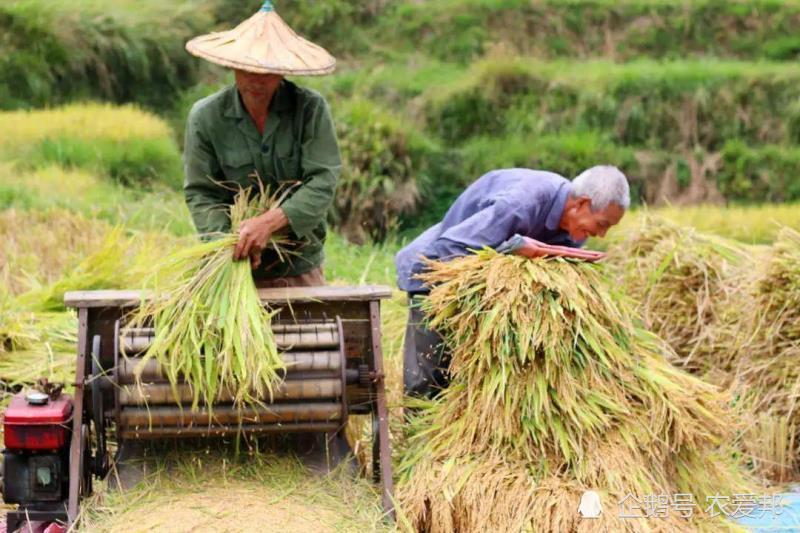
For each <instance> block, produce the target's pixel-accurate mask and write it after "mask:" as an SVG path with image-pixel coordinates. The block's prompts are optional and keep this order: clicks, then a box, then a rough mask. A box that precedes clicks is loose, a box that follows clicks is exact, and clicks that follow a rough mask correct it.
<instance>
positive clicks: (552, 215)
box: [544, 183, 570, 231]
mask: <svg viewBox="0 0 800 533" xmlns="http://www.w3.org/2000/svg"><path fill="white" fill-rule="evenodd" d="M569 190H570V185H569V183H562V184H561V186H560V187H559V188H558V191H556V197H555V200H553V203H552V204H551V206H550V211H548V213H547V218H545V221H544V225H545V227H546V228H547V229H549V230H550V231H555V230H556V229H558V224H559V222H561V215H563V214H564V206H565V205H566V203H567V198H568V197H569Z"/></svg>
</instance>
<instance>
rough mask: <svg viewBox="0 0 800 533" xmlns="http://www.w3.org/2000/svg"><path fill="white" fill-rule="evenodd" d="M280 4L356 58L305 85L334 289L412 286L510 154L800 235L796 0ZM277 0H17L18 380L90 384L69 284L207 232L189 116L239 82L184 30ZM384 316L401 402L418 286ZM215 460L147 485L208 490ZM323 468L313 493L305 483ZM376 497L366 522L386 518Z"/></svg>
mask: <svg viewBox="0 0 800 533" xmlns="http://www.w3.org/2000/svg"><path fill="white" fill-rule="evenodd" d="M275 3H276V4H277V8H278V10H279V12H280V13H281V14H282V15H283V16H284V17H285V18H286V19H287V20H288V21H289V23H290V24H291V25H292V26H293V27H294V28H295V29H296V30H297V31H298V32H299V33H301V34H304V35H306V36H308V37H310V38H312V39H313V40H315V41H316V42H319V43H321V44H323V45H325V46H326V47H328V48H329V49H330V50H331V51H332V52H334V54H336V55H337V57H338V58H339V61H340V68H339V70H338V72H337V73H336V74H335V75H333V76H329V77H326V78H319V79H316V78H315V79H301V80H297V81H298V82H299V83H301V84H305V85H308V86H311V87H313V88H315V89H317V90H319V91H321V92H322V93H323V94H324V95H325V96H326V97H327V98H328V99H329V101H330V102H331V105H332V108H333V110H334V114H335V118H336V123H337V131H338V134H339V137H340V143H341V148H342V153H343V156H344V159H345V167H344V168H345V171H344V174H343V176H342V180H341V184H340V189H339V192H338V195H337V199H336V202H335V206H334V210H333V212H332V213H331V215H330V216H331V221H332V222H333V223H334V224H335V225H336V227H337V228H338V229H339V232H334V233H333V234H332V235H331V237H330V239H329V241H328V243H327V244H326V254H327V260H326V265H325V269H326V275H327V277H328V279H329V280H331V281H332V282H333V283H348V284H357V283H368V282H369V283H381V284H386V285H393V283H394V277H395V274H394V265H393V254H394V253H395V252H396V250H397V249H398V247H399V246H400V245H401V244H402V243H403V242H404V240H406V239H408V238H410V237H413V236H414V235H416V233H417V232H418V231H419V230H420V229H421V228H423V227H425V226H426V225H428V224H432V223H434V222H436V221H437V219H438V218H439V217H440V216H441V215H442V214H443V212H444V211H445V210H446V209H447V207H448V206H449V204H450V202H451V201H452V199H453V198H454V197H455V195H457V194H458V193H459V192H461V190H463V188H464V187H465V186H466V185H467V184H468V183H470V182H471V181H473V180H474V179H476V178H477V177H478V176H480V175H481V174H483V173H484V172H486V171H488V170H490V169H492V168H498V167H507V166H515V165H518V166H528V167H539V168H546V169H548V170H553V171H556V172H559V173H561V174H563V175H565V176H568V177H571V176H574V175H575V174H577V173H578V172H579V171H581V170H582V169H584V168H586V167H588V166H591V165H594V164H599V163H612V164H616V165H618V166H620V167H621V168H622V169H623V170H624V171H625V172H626V173H627V174H628V176H629V177H630V179H631V182H632V184H633V189H634V196H635V201H636V203H637V204H640V205H641V204H648V205H649V206H650V207H649V208H648V209H649V211H657V212H658V213H659V214H661V215H663V216H665V217H667V218H669V219H672V220H674V221H676V222H679V223H681V224H686V225H692V226H695V227H697V228H698V229H700V230H701V231H704V232H714V233H718V234H722V235H725V236H728V237H732V238H735V239H738V240H741V241H744V242H747V243H758V244H768V243H771V242H772V241H773V240H774V239H775V237H776V234H777V232H778V228H779V227H780V224H784V225H789V226H793V227H795V228H800V209H798V207H797V204H796V203H793V202H796V201H800V172H798V171H800V145H799V144H798V143H799V142H800V84H798V81H800V67H798V65H797V59H798V55H800V37H798V36H800V31H799V30H800V2H798V1H796V0H737V1H723V0H685V1H682V2H667V1H665V0H622V1H611V0H436V1H433V0H427V1H425V0H392V1H389V0H326V1H324V2H321V1H317V0H295V1H289V0H284V1H281V0H276V2H275ZM259 4H260V2H259V1H258V0H254V1H253V2H231V1H229V0H182V1H177V2H170V3H164V2H156V1H155V0H136V1H134V0H116V1H114V2H101V1H100V0H73V1H70V2H68V1H67V0H48V1H45V0H0V124H2V126H3V127H2V128H0V386H2V387H3V390H5V391H13V390H16V388H17V387H19V386H20V385H21V384H25V383H30V382H31V381H32V380H33V379H34V378H35V377H37V376H38V375H41V374H43V373H44V374H48V375H49V376H50V377H51V378H53V379H65V380H69V379H70V377H69V376H70V373H71V371H72V368H73V367H72V365H73V363H74V332H75V323H74V321H75V319H74V316H72V315H71V314H70V313H68V312H65V310H64V309H63V306H62V305H61V303H60V302H61V296H62V295H63V292H64V291H65V290H70V289H72V288H92V287H104V288H113V287H122V286H130V285H131V284H135V279H136V275H137V273H138V274H140V273H141V269H142V268H146V266H147V264H148V263H147V260H148V258H152V257H154V256H156V255H158V254H159V253H160V250H163V249H166V248H168V247H170V246H174V245H175V243H177V242H178V241H179V239H181V238H186V237H188V236H190V235H191V234H192V233H193V228H192V225H191V222H190V220H189V217H188V213H187V211H186V208H185V206H184V202H183V197H182V193H181V191H180V184H181V180H182V168H181V145H182V136H183V128H184V120H185V116H186V113H187V111H188V109H189V106H191V104H192V103H193V102H194V101H196V100H197V99H199V98H201V97H202V96H205V95H208V94H211V93H213V92H214V91H216V90H218V89H219V88H220V87H221V86H223V85H225V84H227V83H230V81H231V80H230V76H229V74H228V73H226V72H225V71H223V70H221V69H217V68H214V67H211V66H209V65H207V64H204V63H202V62H200V61H198V60H196V59H195V58H193V57H191V56H190V55H188V54H187V53H186V52H185V51H184V48H183V47H184V44H185V42H186V40H187V39H188V38H190V37H191V36H193V35H196V34H199V33H202V32H206V31H211V30H213V29H218V28H228V27H231V26H232V25H233V24H235V23H237V22H239V21H240V20H242V19H244V18H245V17H247V16H249V15H250V14H251V13H252V12H254V11H255V10H256V9H257V8H258V6H259ZM776 202H780V203H781V205H776ZM644 212H645V210H639V211H637V212H636V213H633V214H631V215H628V216H626V218H625V220H624V223H623V225H622V227H620V228H615V230H614V231H613V233H612V235H613V234H616V235H625V234H627V233H628V232H629V231H630V229H631V228H636V227H637V226H638V224H639V223H640V221H641V219H640V217H641V216H642V214H643V213H644ZM593 245H595V246H603V245H604V244H603V243H593ZM383 312H384V327H383V331H382V333H383V339H384V353H385V354H387V360H388V366H389V374H390V376H389V377H390V379H389V380H388V381H389V383H390V389H391V390H390V394H391V398H392V404H393V406H397V405H398V404H399V397H400V381H401V380H400V377H399V376H400V359H401V358H400V357H399V353H400V347H401V344H402V339H403V326H404V313H405V301H404V298H403V296H402V295H400V294H397V295H396V297H395V298H394V299H392V300H390V301H388V302H386V303H385V305H384V307H383ZM6 398H7V395H6ZM399 420H400V417H396V421H399ZM205 453H207V452H205ZM195 455H198V454H195ZM195 455H193V456H191V457H190V458H189V459H190V462H191V461H194V460H195V459H196V458H195ZM222 464H223V470H224V465H225V464H226V463H225V462H224V461H223V463H222ZM191 465H195V463H193V462H192V463H191ZM193 468H194V470H193ZM193 468H188V467H187V468H186V469H185V471H183V472H182V473H181V474H180V476H178V477H177V478H175V479H170V480H166V479H165V480H161V481H159V482H158V483H157V484H155V485H153V486H152V487H146V488H145V491H144V493H143V494H144V496H143V499H142V500H140V501H143V502H148V505H149V503H150V500H151V499H153V500H154V499H158V498H156V496H155V495H159V497H160V496H161V495H163V494H164V492H163V490H167V491H171V492H170V494H173V495H174V494H176V491H179V490H180V489H181V487H182V486H183V485H182V483H183V481H186V484H187V485H189V486H193V485H192V480H193V479H194V478H193V477H192V476H196V473H197V471H199V470H198V469H201V468H202V467H201V466H200V464H199V463H198V464H197V465H195V466H194V467H193ZM214 475H216V473H215V474H214ZM221 475H222V476H223V477H224V476H226V475H227V474H226V473H225V472H223V473H222V474H221ZM182 476H185V477H182ZM278 479H283V478H281V477H280V476H279V477H278ZM252 481H253V480H252V479H251V480H249V481H248V483H249V482H252ZM256 481H259V482H260V481H261V479H260V478H259V479H258V480H256ZM225 482H226V483H228V482H230V483H235V482H234V481H231V480H229V479H227V478H226V481H225ZM303 483H305V481H304V480H293V481H292V482H291V485H292V487H293V488H292V489H291V491H295V492H296V491H299V494H303V495H305V493H306V492H307V490H306V488H307V487H306V488H304V487H303ZM226 486H227V485H226ZM176 487H177V488H176ZM314 487H316V485H312V488H314ZM295 488H296V489H297V490H295ZM162 489H163V490H162ZM273 489H274V490H273ZM247 490H251V486H250V485H248V486H247ZM252 490H255V489H252ZM285 490H286V487H285V486H280V487H277V488H276V487H272V488H270V491H271V492H270V491H267V499H268V500H269V501H284V500H282V499H281V498H282V496H276V495H275V493H278V494H279V495H280V494H284V492H283V491H285ZM314 490H317V489H314ZM319 490H322V489H319ZM325 490H328V489H325ZM359 490H360V489H359ZM365 490H366V491H369V488H367V489H365ZM336 491H339V492H341V488H339V489H334V492H336ZM100 494H101V496H100V497H99V498H98V499H97V500H95V501H93V503H92V504H91V507H90V511H89V515H88V519H89V520H90V522H89V523H90V524H91V526H93V527H94V529H95V530H101V529H104V528H112V527H113V526H111V525H108V524H105V523H104V520H105V519H107V518H109V516H110V517H112V518H119V519H120V520H124V519H125V517H126V516H129V515H126V514H125V513H126V509H128V507H129V502H124V501H118V500H119V499H117V500H115V499H114V498H113V497H111V498H108V497H107V496H106V495H104V493H102V491H101V492H100ZM256 494H258V495H259V497H260V496H261V493H256ZM354 494H359V495H360V494H362V492H360V491H359V492H356V493H354ZM364 494H367V496H369V493H368V492H364ZM171 497H172V496H171ZM337 497H338V496H337ZM334 499H335V498H334ZM367 499H368V498H367ZM322 500H324V501H328V500H330V499H329V498H327V497H323V498H322ZM167 501H171V500H169V499H167ZM259 501H263V498H262V499H261V500H259ZM337 501H338V500H337ZM370 501H371V500H370ZM371 502H372V503H370V504H369V505H370V508H369V509H368V510H367V511H368V512H366V513H360V512H356V513H354V515H361V514H368V515H369V516H366V517H365V516H362V517H361V519H363V522H359V525H358V526H351V525H349V524H348V526H347V527H352V528H353V529H360V530H369V529H375V528H376V527H377V526H376V524H377V523H378V522H379V521H380V517H379V516H378V515H379V511H378V510H376V508H375V505H372V504H374V503H375V502H377V498H375V499H374V501H371ZM162 503H163V502H162ZM169 512H171V511H170V510H168V511H167V515H168V516H167V518H171V515H169ZM223 518H224V517H223ZM340 518H341V517H340ZM356 518H358V517H354V518H353V519H354V520H355V519H356ZM334 519H335V517H334ZM223 522H224V520H223ZM334 526H335V520H334ZM334 526H332V527H334Z"/></svg>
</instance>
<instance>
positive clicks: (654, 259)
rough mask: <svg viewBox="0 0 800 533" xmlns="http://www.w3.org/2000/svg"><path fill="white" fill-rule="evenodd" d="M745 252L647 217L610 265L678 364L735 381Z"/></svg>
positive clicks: (612, 251)
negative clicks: (732, 377) (733, 371)
mask: <svg viewBox="0 0 800 533" xmlns="http://www.w3.org/2000/svg"><path fill="white" fill-rule="evenodd" d="M746 254H747V250H746V248H745V247H744V246H742V245H740V244H737V243H734V242H732V241H729V240H726V239H723V238H721V237H716V236H713V235H707V234H703V233H700V232H698V231H696V230H695V229H693V228H689V227H682V226H679V225H677V224H674V223H672V222H670V221H668V220H666V219H663V218H658V217H654V216H649V215H648V216H644V217H642V218H641V220H640V221H639V223H638V227H636V228H631V230H630V231H629V232H628V233H626V237H625V239H624V240H623V241H621V242H620V243H617V244H616V245H615V246H613V247H612V248H611V249H610V250H609V263H610V264H611V265H612V266H613V268H614V269H615V270H616V275H617V279H618V281H619V283H620V285H621V286H622V287H623V288H624V290H625V291H626V293H627V294H629V295H630V296H632V297H633V298H634V299H635V300H636V301H637V303H638V308H639V312H640V314H641V316H642V318H643V319H644V322H645V325H646V327H647V328H648V329H650V330H651V331H653V332H654V333H656V334H657V335H658V336H660V337H661V338H662V339H664V340H666V341H667V342H668V343H669V345H670V346H671V347H672V349H673V350H674V351H675V355H676V356H677V357H676V358H674V360H673V362H674V363H675V364H676V365H677V366H680V367H682V368H684V369H686V370H688V371H690V372H693V373H699V374H701V375H706V374H708V372H709V371H711V372H712V373H713V374H714V375H712V376H710V377H711V380H712V382H714V383H718V384H723V383H724V382H726V381H728V380H729V374H730V372H731V367H732V363H733V362H732V357H733V355H734V350H733V349H732V348H733V346H734V345H735V344H736V342H737V337H738V330H737V328H736V321H737V320H738V316H737V309H736V308H735V306H733V305H731V304H732V302H733V301H734V300H735V299H736V298H738V297H740V293H741V291H742V287H744V284H745V279H744V277H743V274H744V272H745V271H743V270H742V269H740V268H739V267H740V266H741V265H742V264H743V263H745V259H746Z"/></svg>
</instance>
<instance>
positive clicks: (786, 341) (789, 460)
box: [737, 228, 800, 481]
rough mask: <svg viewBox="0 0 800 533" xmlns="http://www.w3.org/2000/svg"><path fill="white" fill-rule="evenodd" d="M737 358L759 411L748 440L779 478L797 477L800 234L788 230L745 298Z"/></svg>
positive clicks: (799, 419) (742, 307)
mask: <svg viewBox="0 0 800 533" xmlns="http://www.w3.org/2000/svg"><path fill="white" fill-rule="evenodd" d="M739 308H740V310H741V312H742V318H741V323H740V327H741V328H742V331H743V332H744V333H745V336H746V338H747V341H746V343H744V344H743V345H742V346H741V348H740V350H739V354H738V356H737V359H738V364H739V376H740V378H741V379H742V381H743V382H744V383H745V384H746V386H747V388H748V390H749V395H748V400H749V401H750V402H752V404H751V405H750V407H751V408H752V410H753V412H756V413H759V417H758V419H757V420H756V424H754V426H753V427H752V428H751V431H750V432H749V435H748V438H746V439H745V440H746V443H747V444H748V449H749V450H750V451H751V453H753V454H754V456H755V458H756V460H757V462H759V459H760V463H761V464H760V466H761V467H762V468H763V469H765V470H767V471H768V472H770V473H771V477H772V478H773V479H777V480H779V481H784V480H787V479H791V478H795V479H796V478H797V462H796V461H797V460H796V457H797V454H798V453H799V452H800V447H798V441H800V438H799V437H800V436H798V428H800V405H798V399H800V364H798V363H799V362H800V233H798V232H797V231H795V230H793V229H790V228H783V229H782V230H781V232H780V233H779V235H778V239H777V240H776V242H775V244H774V245H773V246H772V248H771V249H770V253H769V255H768V256H767V257H766V259H765V260H764V261H763V264H762V265H761V266H760V270H758V271H757V279H756V281H755V283H754V284H753V285H752V290H751V291H750V292H749V293H747V294H746V296H745V298H744V299H743V300H742V301H741V302H740V305H739Z"/></svg>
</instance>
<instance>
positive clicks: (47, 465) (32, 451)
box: [3, 391, 73, 531]
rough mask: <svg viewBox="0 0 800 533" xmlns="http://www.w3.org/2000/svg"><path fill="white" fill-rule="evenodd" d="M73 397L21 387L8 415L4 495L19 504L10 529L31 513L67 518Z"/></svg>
mask: <svg viewBox="0 0 800 533" xmlns="http://www.w3.org/2000/svg"><path fill="white" fill-rule="evenodd" d="M72 409H73V407H72V398H71V397H70V396H68V395H66V394H58V395H56V396H55V397H52V398H51V397H50V396H49V395H47V394H44V393H41V392H36V391H33V392H28V393H24V392H21V393H19V394H17V395H16V396H14V397H13V398H12V399H11V403H10V404H9V406H8V408H7V409H6V412H5V415H4V417H3V438H4V443H5V449H4V450H3V500H4V501H5V502H6V503H15V504H19V506H20V508H19V510H17V511H12V512H10V513H9V514H8V518H7V526H8V531H14V530H15V528H16V526H18V525H19V524H20V523H21V522H22V521H24V520H25V519H26V518H29V519H31V520H42V521H53V520H66V506H65V500H66V498H67V492H68V473H69V444H70V436H71V430H70V420H71V419H72Z"/></svg>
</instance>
